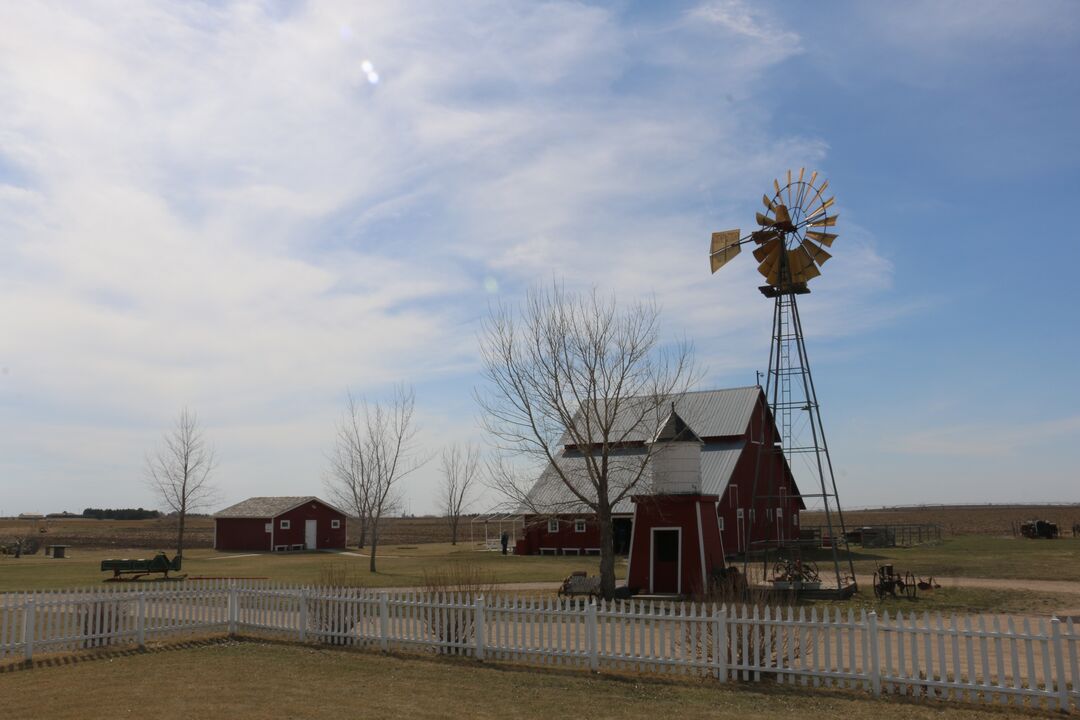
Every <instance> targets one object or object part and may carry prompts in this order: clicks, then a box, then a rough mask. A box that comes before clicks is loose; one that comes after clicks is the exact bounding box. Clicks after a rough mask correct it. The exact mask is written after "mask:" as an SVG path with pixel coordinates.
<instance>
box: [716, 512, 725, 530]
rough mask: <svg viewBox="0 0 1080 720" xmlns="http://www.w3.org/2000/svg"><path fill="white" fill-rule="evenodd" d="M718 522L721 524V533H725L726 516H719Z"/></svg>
mask: <svg viewBox="0 0 1080 720" xmlns="http://www.w3.org/2000/svg"><path fill="white" fill-rule="evenodd" d="M716 521H717V522H718V523H720V532H724V516H723V515H718V516H717V518H716Z"/></svg>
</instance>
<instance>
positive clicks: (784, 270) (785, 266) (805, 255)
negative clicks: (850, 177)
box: [751, 168, 839, 288]
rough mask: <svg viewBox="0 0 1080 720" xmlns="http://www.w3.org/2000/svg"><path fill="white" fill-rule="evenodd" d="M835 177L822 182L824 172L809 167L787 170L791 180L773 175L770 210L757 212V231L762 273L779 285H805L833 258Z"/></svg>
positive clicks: (768, 198)
mask: <svg viewBox="0 0 1080 720" xmlns="http://www.w3.org/2000/svg"><path fill="white" fill-rule="evenodd" d="M828 187H829V181H828V180H824V181H821V182H820V183H818V174H817V172H813V173H811V174H810V176H809V177H806V168H802V169H800V170H799V174H798V176H797V177H793V173H792V171H791V170H788V172H787V183H786V184H783V185H781V184H780V181H779V180H773V189H774V192H773V193H772V195H769V194H765V195H762V196H761V201H762V203H763V204H764V205H765V212H764V213H757V215H756V219H757V222H758V225H760V226H761V229H760V230H757V231H755V232H753V233H752V234H751V239H752V240H753V241H754V242H755V243H757V245H758V247H757V248H756V249H755V250H754V259H756V260H757V261H758V263H759V265H758V272H760V273H761V274H762V275H763V276H765V280H766V282H768V284H769V285H771V286H773V287H778V288H784V287H785V286H788V285H803V286H805V284H806V283H807V282H809V281H810V280H812V279H813V278H815V277H817V276H818V275H820V274H821V270H820V269H819V268H820V267H821V266H823V265H824V264H825V263H826V262H828V261H829V259H830V258H831V257H832V254H831V253H829V251H828V250H826V248H828V247H832V244H833V241H834V240H835V239H836V233H835V232H830V230H832V229H834V228H835V227H836V220H837V218H838V217H839V216H838V215H829V208H831V207H832V206H833V204H834V203H835V202H836V198H835V196H833V197H826V195H825V191H826V190H827V189H828Z"/></svg>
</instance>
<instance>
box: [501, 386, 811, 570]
mask: <svg viewBox="0 0 1080 720" xmlns="http://www.w3.org/2000/svg"><path fill="white" fill-rule="evenodd" d="M673 410H674V411H677V415H678V418H679V421H680V422H683V423H684V424H686V425H688V426H689V427H690V428H692V429H693V432H694V434H695V436H696V437H697V438H698V440H699V442H700V452H698V451H697V450H695V460H694V463H693V465H694V467H695V468H697V467H698V466H700V479H699V481H697V482H698V485H696V486H695V488H694V490H693V491H692V493H691V491H690V490H689V489H684V490H680V491H679V492H677V493H674V494H675V495H678V494H683V495H685V494H694V495H697V496H699V497H697V499H695V500H691V499H689V498H685V497H684V498H681V499H676V500H671V501H670V503H666V504H665V505H664V506H662V507H659V508H658V507H657V505H656V503H655V501H654V500H651V499H648V498H645V497H643V496H648V495H652V494H653V490H652V488H651V482H652V477H653V470H654V469H653V467H652V465H653V462H654V460H653V458H648V454H647V452H646V444H647V443H649V442H650V441H651V440H652V439H653V438H654V437H655V433H659V432H661V430H662V428H661V427H660V425H662V424H663V423H664V422H665V421H664V420H661V422H660V423H658V426H657V427H656V428H655V429H654V428H649V427H643V428H641V430H640V431H639V432H638V433H637V434H632V435H627V436H626V437H625V438H624V439H623V442H622V443H621V445H622V447H621V449H620V450H619V451H618V452H617V453H614V454H612V455H611V456H610V462H611V465H610V467H609V478H610V484H611V488H612V490H611V492H612V495H618V494H621V495H622V499H621V500H620V501H619V502H617V503H615V505H614V506H613V508H612V535H613V539H614V546H615V552H616V554H621V555H630V554H633V555H634V556H635V557H636V558H639V559H640V558H642V557H643V555H642V553H647V552H652V551H651V550H648V549H647V548H638V549H634V550H633V551H632V550H631V548H632V547H633V546H634V545H635V542H634V538H635V535H636V536H637V538H638V543H640V542H641V538H642V537H648V538H649V541H650V547H651V543H652V541H653V538H652V537H651V535H649V534H645V535H642V534H641V533H635V530H634V524H635V521H640V520H642V519H645V518H644V517H643V514H644V515H645V516H648V517H652V516H659V515H664V514H666V513H672V514H673V515H674V516H675V517H678V518H682V517H686V518H696V517H697V516H698V515H700V516H701V520H702V529H701V533H698V531H697V529H696V528H697V525H696V522H697V520H695V521H694V522H695V525H694V526H693V530H694V532H693V533H689V532H685V533H681V534H680V535H679V536H678V537H677V538H676V536H675V534H674V533H673V532H672V531H665V530H664V529H663V526H662V525H654V527H656V528H657V531H658V533H659V534H658V535H657V537H656V539H655V541H656V543H657V544H658V545H657V546H658V547H659V548H660V549H661V552H660V557H661V559H662V558H664V557H667V556H668V555H669V554H670V553H671V552H674V548H675V547H682V545H683V544H687V547H685V548H683V550H681V551H680V552H681V553H682V556H683V557H697V558H698V560H699V562H698V566H696V567H694V568H689V570H692V571H693V577H692V578H691V577H686V578H683V579H684V580H687V581H689V580H693V582H680V581H679V579H678V578H676V579H675V584H676V585H677V586H680V587H681V588H682V589H684V590H685V589H686V588H689V587H693V586H694V585H696V584H699V583H700V582H701V581H700V577H699V576H704V575H706V574H708V572H710V571H711V570H712V569H713V568H714V567H716V566H718V565H720V564H722V558H723V557H724V556H727V557H732V556H737V555H740V554H742V553H744V552H746V551H747V550H749V549H751V547H750V546H751V544H754V545H755V546H756V547H758V548H761V547H767V546H768V547H782V546H784V545H787V544H789V543H791V542H795V541H798V539H799V512H800V511H802V510H804V509H805V508H806V506H805V504H804V503H803V498H802V497H801V495H800V493H799V488H798V486H797V485H796V483H795V478H794V477H793V475H792V472H791V468H790V467H789V466H788V464H787V461H786V460H785V458H784V455H783V453H780V452H774V451H766V452H762V448H773V447H776V446H775V442H776V440H777V439H778V438H779V433H778V431H777V429H776V426H775V424H774V421H773V417H772V413H771V412H770V411H769V406H768V402H767V401H766V398H765V393H764V392H763V391H762V389H761V388H760V387H759V386H750V387H741V388H731V389H724V390H705V391H698V392H688V393H685V394H683V395H680V396H679V397H677V398H675V403H674V407H673ZM668 420H670V418H668ZM589 452H590V448H587V447H586V448H582V447H578V446H577V445H573V444H570V443H569V442H565V444H564V445H563V447H562V448H561V451H560V453H559V455H558V456H557V457H556V459H555V462H557V463H558V464H559V466H560V468H562V470H563V475H565V476H567V477H570V478H571V479H574V478H580V482H581V485H582V492H583V494H586V495H588V494H589V493H590V490H589V485H588V483H589V480H588V473H587V472H586V471H585V466H584V463H585V462H586V455H588V454H589ZM646 458H648V459H647V460H646V463H645V465H644V466H643V465H642V460H643V459H646ZM759 473H760V474H761V475H760V476H761V477H771V478H772V479H773V480H772V483H773V485H772V487H773V488H774V489H773V491H772V492H767V491H766V490H765V489H764V486H763V487H762V488H759V489H757V491H756V492H755V478H756V477H758V476H759ZM628 486H629V487H630V492H626V493H622V492H621V491H622V490H623V489H624V488H626V487H628ZM755 495H756V496H757V497H755ZM769 495H771V497H769ZM668 505H670V507H668ZM706 510H707V511H708V513H707V514H708V515H711V517H708V518H706ZM522 514H523V515H524V516H525V527H524V531H523V532H522V534H521V535H520V536H519V537H518V538H517V541H516V543H515V546H516V547H515V551H516V552H517V553H519V554H526V555H531V554H556V555H564V554H572V555H579V554H580V555H591V554H597V553H599V552H600V533H599V530H598V527H597V525H596V516H595V515H594V514H593V513H592V512H591V510H590V509H589V508H588V507H586V506H585V505H584V503H582V502H581V501H580V500H579V499H578V498H577V497H575V494H574V493H572V492H571V491H570V489H569V488H568V487H567V485H566V483H565V482H564V481H563V480H562V479H560V477H559V475H558V474H557V473H556V468H555V467H554V466H553V464H549V465H548V467H547V468H546V469H545V470H544V472H543V473H542V474H541V475H540V477H539V479H538V480H537V481H536V483H535V485H534V486H533V487H532V489H531V491H530V493H529V498H528V502H527V503H526V504H525V505H524V506H523V507H522ZM656 522H659V520H656ZM650 524H653V521H652V520H650ZM669 525H671V526H672V528H674V527H675V526H676V525H678V526H680V527H681V522H671V523H669ZM669 530H670V529H669ZM650 533H651V530H650ZM691 534H693V535H694V537H693V538H691ZM702 534H703V535H702ZM717 534H719V537H718V538H717V537H716V535H717ZM699 535H702V536H703V537H705V538H706V541H705V545H704V549H701V548H699V547H698V544H699V542H700V541H699V540H698V539H697V538H698V536H699ZM716 542H718V543H719V551H714V549H713V548H714V546H715V543H716ZM690 543H692V544H693V547H690V545H689V544H690ZM669 551H670V552H669ZM691 553H693V555H691ZM702 554H704V555H705V565H706V567H705V570H704V571H702V570H700V565H701V562H700V559H701V556H702ZM714 555H715V556H717V557H716V558H715V559H714V558H713V556H714ZM645 557H648V555H645ZM639 567H640V565H639ZM661 584H662V585H666V584H667V582H666V581H662V582H661ZM650 586H652V588H653V590H654V591H655V589H656V587H657V585H656V582H655V581H652V582H649V583H645V582H642V583H641V584H640V586H639V589H642V590H648V589H649V588H650Z"/></svg>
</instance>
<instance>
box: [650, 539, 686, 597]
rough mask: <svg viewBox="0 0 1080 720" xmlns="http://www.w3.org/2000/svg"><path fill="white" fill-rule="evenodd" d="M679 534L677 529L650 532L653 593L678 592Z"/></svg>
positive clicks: (651, 584)
mask: <svg viewBox="0 0 1080 720" xmlns="http://www.w3.org/2000/svg"><path fill="white" fill-rule="evenodd" d="M679 535H680V532H679V531H678V530H677V529H671V530H659V529H654V530H653V532H652V561H653V562H652V577H651V578H650V580H651V582H650V583H649V584H650V586H651V588H652V592H654V593H678V592H679V554H680V553H679V549H680V548H679Z"/></svg>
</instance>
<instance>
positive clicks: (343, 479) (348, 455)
mask: <svg viewBox="0 0 1080 720" xmlns="http://www.w3.org/2000/svg"><path fill="white" fill-rule="evenodd" d="M366 425H367V422H366V418H365V417H364V410H363V408H362V407H361V404H360V403H358V402H357V401H356V398H355V397H354V396H353V394H352V393H351V392H349V393H348V394H347V395H346V398H345V414H344V416H343V417H342V418H341V421H340V422H339V423H338V426H337V436H336V437H335V439H334V447H333V450H332V451H331V452H330V458H329V460H330V471H329V476H328V477H327V479H326V482H325V485H326V489H327V492H328V493H329V494H330V496H331V498H333V500H334V501H335V502H336V503H337V504H338V505H339V506H341V507H343V508H346V509H348V510H349V511H350V512H351V513H352V514H353V515H354V516H355V517H356V521H357V523H358V524H359V528H360V539H359V541H358V543H357V545H358V547H360V548H361V549H362V548H363V547H364V545H365V544H366V542H367V535H368V518H369V517H370V516H371V507H370V502H369V495H368V490H369V489H370V488H369V483H368V481H367V476H366V474H365V469H366V467H365V463H366V462H367V460H368V454H367V452H366V432H367V428H366Z"/></svg>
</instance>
